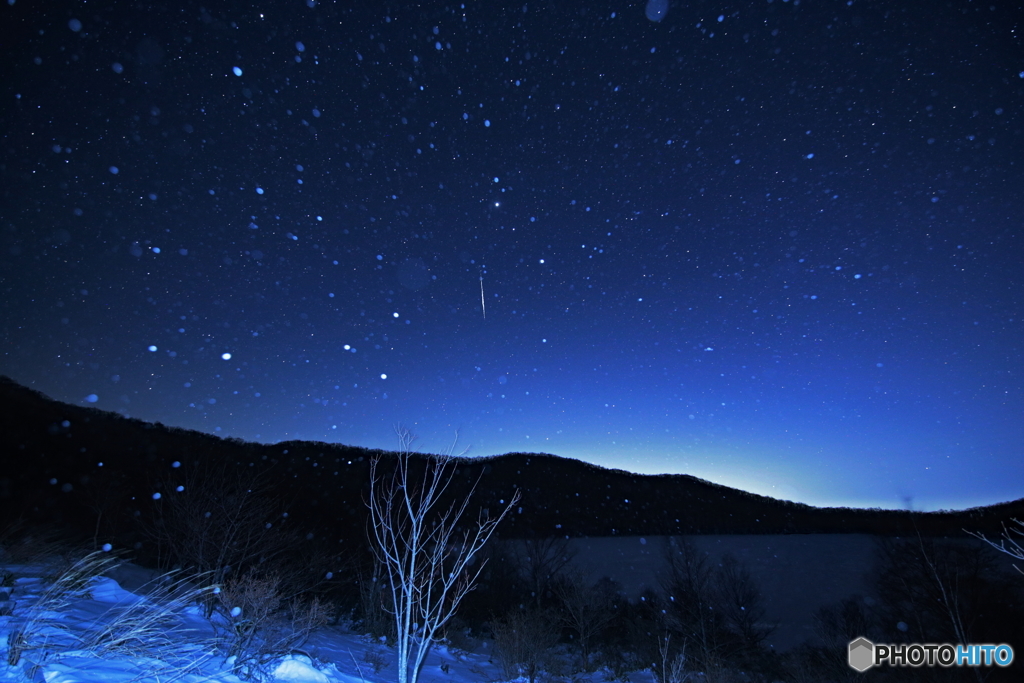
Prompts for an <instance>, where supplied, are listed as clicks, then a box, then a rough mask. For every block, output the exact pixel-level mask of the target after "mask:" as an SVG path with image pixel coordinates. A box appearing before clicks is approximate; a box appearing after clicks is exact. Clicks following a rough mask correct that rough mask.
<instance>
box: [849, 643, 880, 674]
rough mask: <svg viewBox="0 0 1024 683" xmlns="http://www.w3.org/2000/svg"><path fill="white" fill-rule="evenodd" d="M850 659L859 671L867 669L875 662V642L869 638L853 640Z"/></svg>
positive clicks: (853, 666)
mask: <svg viewBox="0 0 1024 683" xmlns="http://www.w3.org/2000/svg"><path fill="white" fill-rule="evenodd" d="M849 661H850V666H851V667H852V668H854V669H856V670H857V671H860V672H861V673H863V672H865V671H867V670H868V669H870V668H871V667H872V666H873V665H874V663H875V644H874V643H872V642H871V641H870V640H868V639H867V638H858V639H857V640H854V641H851V642H850V659H849Z"/></svg>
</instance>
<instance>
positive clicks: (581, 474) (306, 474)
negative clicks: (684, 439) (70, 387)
mask: <svg viewBox="0 0 1024 683" xmlns="http://www.w3.org/2000/svg"><path fill="white" fill-rule="evenodd" d="M0 435H2V443H0V448H2V449H3V453H4V460H3V470H2V472H0V529H6V530H7V531H6V532H5V538H4V539H2V540H0V546H2V547H3V549H4V553H6V556H7V557H13V556H18V555H22V556H24V555H27V554H31V553H32V552H38V551H39V549H44V550H46V551H48V552H63V553H67V554H69V555H71V554H74V553H79V554H81V553H83V552H87V551H88V550H92V549H97V548H103V547H105V546H108V545H109V547H111V548H114V549H115V550H118V551H120V552H122V553H123V554H124V555H125V556H127V557H130V558H131V559H132V560H134V561H136V562H138V563H140V564H143V565H147V566H152V567H155V568H160V569H165V570H166V569H172V568H178V569H181V570H183V571H185V572H187V573H188V574H189V575H195V574H201V575H202V576H203V577H205V578H204V579H203V580H204V581H207V582H209V583H211V584H217V585H220V586H223V587H224V588H223V591H222V592H221V593H218V594H214V593H202V594H199V595H200V599H202V600H205V601H206V603H205V604H206V608H207V610H208V611H209V612H210V613H211V614H212V613H214V612H216V611H217V610H223V609H224V606H225V605H226V604H228V603H226V602H224V601H223V598H222V597H218V595H223V594H224V593H225V592H226V594H227V595H229V596H231V600H232V604H236V603H240V602H244V601H248V602H247V603H246V604H247V605H248V607H247V610H246V611H247V612H249V613H255V614H262V615H264V619H263V621H262V622H261V623H258V624H254V625H253V628H254V629H257V630H254V631H253V632H252V633H251V634H248V633H244V634H242V635H243V636H246V637H247V638H248V640H245V639H240V640H236V641H233V642H235V644H236V645H235V646H236V647H237V648H238V651H237V652H236V656H240V657H242V658H243V659H244V658H245V656H246V654H247V653H248V652H249V650H251V649H252V648H254V647H256V645H255V643H260V642H266V640H267V639H266V638H261V636H260V633H261V632H260V631H258V629H277V630H278V631H287V626H286V625H287V624H293V625H297V626H298V627H299V628H301V629H312V628H316V627H318V626H321V625H324V624H327V623H329V622H331V621H332V620H337V619H345V620H348V621H350V622H351V623H353V624H354V625H355V626H356V627H357V628H359V629H361V630H362V631H363V632H367V633H373V634H374V635H376V636H380V637H383V638H385V639H390V638H393V637H394V635H395V631H394V628H395V627H394V622H393V620H392V619H391V618H390V615H388V614H387V612H386V611H385V609H384V604H385V602H386V601H385V599H384V595H383V593H382V582H381V581H380V580H379V578H380V567H379V566H377V564H376V563H375V562H374V559H373V554H372V553H371V552H370V549H369V547H368V542H367V523H368V512H367V507H366V501H367V496H368V492H369V491H368V488H369V472H370V470H369V464H370V462H369V461H370V459H371V458H372V457H373V456H375V455H380V456H381V457H382V458H383V459H382V463H384V464H385V465H386V464H387V463H388V462H389V461H390V460H389V459H390V458H391V456H390V455H389V454H378V453H375V452H371V451H367V450H364V449H357V448H351V447H345V446H337V445H329V444H320V443H308V442H290V443H282V444H276V445H272V446H268V445H261V444H250V443H244V442H241V441H237V440H231V439H219V438H216V437H212V436H209V435H205V434H200V433H196V432H188V431H184V430H179V429H174V428H168V427H164V426H162V425H150V424H146V423H143V422H140V421H137V420H131V419H126V418H123V417H121V416H118V415H115V414H111V413H104V412H100V411H96V410H92V409H88V408H81V407H76V406H69V405H65V404H61V403H57V402H54V401H51V400H49V399H47V398H45V397H44V396H42V395H40V394H38V393H36V392H33V391H31V390H28V389H25V388H24V387H21V386H18V385H17V384H15V383H13V382H11V381H9V380H6V379H0ZM423 463H424V460H423V459H420V460H414V461H413V467H414V473H415V468H416V467H420V468H422V467H423V466H424V465H423ZM477 481H479V484H478V487H477V490H476V492H475V496H474V502H473V504H472V505H473V506H472V508H471V509H472V510H475V509H476V507H477V506H483V507H487V506H490V507H492V508H493V509H499V508H501V507H503V502H502V501H505V502H507V501H509V500H511V499H512V496H513V495H514V494H515V492H516V491H521V495H522V500H521V501H520V502H519V504H518V506H517V507H516V509H514V510H512V512H511V514H510V515H509V517H508V518H507V519H506V520H505V521H504V522H503V524H502V526H501V527H500V529H499V532H498V534H499V535H498V538H497V539H496V540H495V541H494V542H492V543H490V544H489V545H488V546H487V547H486V549H485V553H486V555H487V559H488V562H487V564H486V566H485V567H484V570H483V572H482V573H481V575H480V577H479V582H478V585H477V589H476V590H475V591H473V592H472V593H470V594H469V595H468V596H467V597H466V599H465V601H464V602H463V604H462V605H461V607H460V609H459V611H458V613H457V616H456V618H455V619H453V620H452V621H451V622H450V623H449V624H447V629H446V637H447V639H448V641H449V643H450V644H451V645H452V646H453V647H464V648H466V649H470V648H472V647H474V645H475V644H476V643H477V642H478V639H480V638H483V637H488V638H492V639H493V641H494V644H495V654H494V657H495V658H496V661H498V662H499V663H500V664H501V667H502V669H503V670H504V672H505V674H507V676H508V678H509V679H514V678H516V677H519V676H525V677H526V678H527V679H529V680H531V681H533V680H552V679H555V678H558V677H570V676H572V675H573V674H574V673H578V672H582V671H593V670H595V669H598V668H603V669H605V670H606V671H607V672H608V673H609V674H610V675H611V676H612V677H613V678H623V677H625V676H626V675H627V674H628V673H629V672H631V671H636V670H641V669H648V668H653V670H654V671H655V672H656V673H657V675H658V678H659V680H661V681H665V682H666V683H667V682H669V681H683V680H687V678H686V676H687V675H689V674H692V673H694V672H701V673H702V677H701V678H700V679H694V680H706V681H766V682H767V681H800V682H803V681H807V682H810V681H853V680H862V679H866V678H867V677H870V678H871V680H881V681H888V680H891V681H1012V680H1024V675H1022V674H1024V667H1022V666H1021V664H1020V659H1021V658H1024V596H1022V590H1021V589H1022V587H1024V576H1021V575H1020V574H1014V573H1013V572H1012V571H1008V570H1007V565H1008V562H1007V561H1006V557H1005V556H1003V555H1000V554H999V553H996V552H995V551H993V550H991V549H990V548H988V547H987V546H984V545H983V544H981V543H978V542H974V540H973V539H971V538H970V537H969V536H968V535H967V534H966V533H965V532H964V529H967V530H971V531H978V532H982V533H985V534H987V535H988V536H989V537H990V538H996V537H998V536H1000V534H1002V533H1004V528H1003V526H1002V525H1003V523H1005V522H1008V521H1009V520H1010V519H1012V518H1018V519H1024V509H1022V508H1024V501H1016V502H1013V503H1007V504H1004V505H1000V506H992V507H987V508H978V509H974V510H967V511H959V512H942V513H909V512H893V511H882V510H851V509H818V508H812V507H809V506H805V505H796V504H792V503H787V502H783V501H776V500H772V499H769V498H765V497H761V496H754V495H750V494H746V493H743V492H741V491H736V490H733V489H729V488H726V487H722V486H717V485H714V484H711V483H709V482H705V481H702V480H699V479H695V478H693V477H688V476H681V475H673V476H641V475H633V474H629V473H626V472H619V471H610V470H605V469H601V468H598V467H593V466H590V465H586V464H583V463H580V462H577V461H572V460H566V459H561V458H557V457H554V456H550V455H535V454H511V455H507V456H501V457H494V458H487V459H481V460H466V461H460V462H459V463H458V466H457V467H456V468H455V470H454V479H453V481H452V486H451V488H450V489H449V491H448V494H449V495H450V496H451V500H453V501H455V500H459V499H460V498H461V497H464V496H465V495H466V494H467V493H468V492H469V490H470V489H471V487H472V485H473V483H474V482H477ZM519 506H521V507H519ZM700 533H705V534H712V533H714V534H729V533H732V534H739V533H744V534H749V533H773V534H778V533H867V534H873V535H875V536H877V537H878V539H879V540H878V549H877V557H876V564H875V566H874V567H872V568H865V570H866V571H868V570H870V571H871V572H872V582H871V583H872V585H873V588H874V591H873V594H872V596H870V597H869V596H857V595H851V596H846V597H845V598H844V599H842V600H839V601H837V602H836V603H835V604H834V605H831V606H828V607H825V608H823V609H822V610H821V611H820V612H819V614H818V616H817V619H816V624H815V632H814V634H813V637H812V638H810V639H809V641H808V643H807V644H806V645H805V646H804V647H802V648H798V649H796V650H794V651H790V652H786V653H777V652H774V651H772V650H771V649H770V648H769V647H767V645H766V639H767V638H768V636H769V635H770V633H771V632H772V628H773V625H772V624H771V623H769V622H768V621H767V620H766V619H765V616H764V608H763V605H764V599H765V596H764V595H762V593H761V591H760V588H759V587H758V585H757V582H756V580H755V578H754V577H753V576H752V575H751V573H750V572H749V571H748V568H746V567H744V566H743V564H742V563H741V562H739V561H737V560H735V559H732V558H728V557H727V558H724V559H722V560H721V561H715V562H712V561H711V559H710V558H709V557H708V556H707V555H703V554H701V553H699V552H697V551H696V550H694V548H693V547H691V546H690V545H689V544H687V543H686V541H685V540H684V539H676V540H673V541H672V543H671V544H670V546H669V547H668V548H667V549H666V552H665V556H664V558H662V559H663V561H664V566H665V568H666V569H665V572H664V574H663V580H662V583H661V585H660V586H659V587H658V588H657V589H654V590H650V591H648V592H647V593H646V594H644V595H643V596H641V597H640V598H639V599H631V600H630V599H626V598H625V597H623V594H622V591H621V590H620V587H618V586H617V585H615V583H614V582H612V581H611V580H608V579H603V580H600V581H597V582H596V583H594V582H591V581H589V580H588V579H586V578H584V576H583V575H581V574H580V573H579V572H578V571H576V570H575V569H574V565H573V563H572V556H571V552H570V550H569V546H568V544H567V543H566V541H565V539H566V537H567V536H583V535H592V536H599V535H615V534H623V535H625V534H644V535H651V536H653V535H668V536H679V535H684V534H700ZM33 549H35V550H33ZM69 561H70V560H69ZM859 636H865V637H867V638H869V639H871V640H872V641H874V642H879V643H946V642H949V643H958V642H968V643H1009V644H1011V645H1013V646H1014V647H1015V649H1016V650H1017V652H1018V653H1019V655H1018V662H1017V663H1016V664H1015V665H1014V666H1013V667H1011V669H1009V670H1004V669H994V668H989V669H983V670H978V669H958V668H951V669H932V668H920V669H893V670H872V671H870V672H868V673H867V674H857V673H856V672H855V671H853V670H852V669H850V668H849V667H848V666H847V664H846V659H845V653H846V645H847V643H848V642H849V641H850V640H852V639H853V638H855V637H859ZM280 642H290V641H288V640H287V638H284V639H283V640H281V641H280ZM250 654H251V653H250ZM252 656H253V657H255V659H254V661H256V662H257V663H258V661H259V658H258V657H257V656H256V655H252ZM258 672H259V669H258V666H257V667H254V668H253V669H252V671H251V672H249V673H250V674H251V675H252V677H253V678H258ZM241 673H243V674H244V673H246V672H245V671H242V672H241Z"/></svg>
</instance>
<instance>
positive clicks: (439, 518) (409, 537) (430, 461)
mask: <svg viewBox="0 0 1024 683" xmlns="http://www.w3.org/2000/svg"><path fill="white" fill-rule="evenodd" d="M396 431H397V433H398V443H399V452H398V457H397V460H396V462H395V467H394V470H393V471H392V472H391V473H390V474H383V473H382V472H381V458H380V456H376V457H374V458H373V459H372V460H371V461H370V500H369V503H368V507H369V508H370V522H371V525H372V529H371V532H370V540H371V545H372V546H373V551H374V554H375V555H376V558H377V561H378V562H379V563H380V565H381V567H382V568H383V573H384V575H385V577H386V580H387V587H388V591H389V594H390V595H389V598H390V600H389V602H390V605H389V608H390V610H391V611H392V613H393V615H394V618H395V627H396V628H395V630H396V636H395V640H396V643H395V645H396V647H397V649H398V681H399V683H416V681H417V680H418V679H419V673H420V669H421V668H422V666H423V660H424V659H425V658H426V656H427V653H428V652H429V651H430V646H431V644H432V643H433V640H434V638H435V636H436V635H437V633H438V631H439V630H440V629H441V628H442V627H443V626H444V625H445V623H447V621H448V620H449V619H450V618H451V617H452V615H453V614H455V611H456V609H457V608H458V606H459V603H460V602H461V601H462V599H463V598H464V597H465V596H466V594H467V593H469V592H470V591H471V590H473V586H474V584H475V583H476V580H477V578H478V577H479V575H480V572H481V570H482V569H483V566H484V562H483V561H481V562H478V563H476V566H475V567H473V564H474V561H475V560H476V559H477V553H479V552H480V549H481V548H483V546H484V545H485V544H486V543H487V541H488V540H490V538H491V535H492V534H493V533H494V530H495V529H496V528H497V526H498V524H499V523H500V522H501V520H502V519H504V517H505V515H506V514H508V511H509V510H510V509H511V508H512V506H513V505H515V504H516V503H517V502H518V501H519V492H518V491H517V492H516V493H515V494H514V495H513V496H512V499H511V500H509V501H508V503H507V505H505V508H504V510H502V512H501V514H500V515H498V516H497V517H496V518H491V517H489V516H488V514H487V513H486V511H484V510H481V511H480V513H479V515H478V516H477V519H476V522H474V523H472V524H469V525H467V527H466V528H465V529H464V530H460V528H459V524H460V521H461V520H462V517H463V515H464V514H465V512H466V508H467V507H468V505H469V500H470V498H471V497H472V495H473V493H474V492H475V491H476V486H477V484H478V483H479V479H477V482H476V483H474V485H473V486H472V487H471V489H470V491H469V493H468V494H467V495H466V496H465V498H463V499H462V501H461V502H454V503H452V504H451V505H449V506H448V507H443V505H442V500H441V499H442V498H443V497H444V496H445V493H446V491H447V489H448V486H449V484H451V481H452V476H453V475H454V468H455V458H454V457H453V456H452V451H453V450H454V444H453V446H452V448H450V449H449V450H448V452H447V453H445V454H442V455H436V456H424V460H425V462H424V470H423V475H422V481H414V480H413V479H414V477H413V474H412V472H411V471H410V470H411V469H412V468H411V464H412V463H411V461H412V452H411V448H412V442H413V437H412V435H411V434H410V433H409V432H408V430H404V429H397V430H396Z"/></svg>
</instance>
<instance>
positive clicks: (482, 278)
mask: <svg viewBox="0 0 1024 683" xmlns="http://www.w3.org/2000/svg"><path fill="white" fill-rule="evenodd" d="M480 311H481V312H483V314H484V320H487V304H485V303H484V276H483V275H481V276H480Z"/></svg>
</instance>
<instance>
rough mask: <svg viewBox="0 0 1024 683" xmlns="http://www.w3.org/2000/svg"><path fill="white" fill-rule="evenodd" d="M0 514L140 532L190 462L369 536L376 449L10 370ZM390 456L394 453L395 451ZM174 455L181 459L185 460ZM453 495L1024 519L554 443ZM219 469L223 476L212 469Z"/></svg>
mask: <svg viewBox="0 0 1024 683" xmlns="http://www.w3.org/2000/svg"><path fill="white" fill-rule="evenodd" d="M0 452H2V453H3V467H2V470H0V521H2V522H4V523H5V524H7V523H10V522H11V521H13V520H17V519H21V520H23V521H25V522H29V523H52V524H56V525H59V526H60V527H61V528H65V529H67V530H68V531H69V532H71V531H73V532H75V533H78V534H80V535H83V536H86V537H90V538H91V537H94V536H97V535H103V536H117V537H119V538H122V537H126V536H130V535H131V534H132V533H133V532H132V529H133V526H132V518H133V517H137V516H139V515H142V514H145V512H146V510H147V507H152V506H154V505H157V503H155V502H154V494H160V495H161V496H163V495H175V491H174V490H173V488H175V487H174V486H173V485H174V483H175V482H177V481H178V480H179V479H181V478H182V477H184V476H186V475H188V474H189V473H192V472H198V473H200V474H202V473H207V472H209V473H213V472H216V473H217V474H216V476H217V477H233V476H238V475H239V474H240V473H242V472H248V473H259V474H262V475H264V476H265V480H266V481H267V482H268V483H269V484H270V488H271V490H272V492H273V494H274V495H276V496H277V497H279V498H280V500H281V501H282V505H283V506H284V508H285V509H286V510H287V511H288V512H289V516H288V520H289V522H290V523H292V524H295V525H301V526H302V528H303V529H312V530H314V531H313V532H311V533H313V534H315V535H317V536H320V537H323V536H326V537H337V538H339V539H343V540H345V541H348V542H355V543H361V542H362V539H363V538H364V531H365V524H366V508H365V505H364V500H365V496H366V492H367V488H368V477H369V459H370V458H371V457H373V456H374V455H375V454H376V453H375V452H374V451H369V450H366V449H362V448H354V447H350V446H343V445H337V444H326V443H317V442H303V441H292V442H283V443H278V444H274V445H264V444H256V443H247V442H243V441H241V440H237V439H222V438H219V437H215V436H210V435H208V434H203V433H200V432H193V431H187V430H182V429H176V428H172V427H166V426H164V425H161V424H149V423H145V422H142V421H140V420H135V419H129V418H125V417H122V416H120V415H117V414H116V413H109V412H103V411H99V410H95V409H92V408H86V407H81V406H74V405H68V404H64V403H60V402H57V401H53V400H51V399H49V398H47V397H45V396H43V395H42V394H40V393H38V392H36V391H33V390H31V389H28V388H26V387H23V386H21V385H19V384H17V383H15V382H13V381H12V380H10V379H8V378H2V377H0ZM385 455H387V454H385ZM174 463H180V467H176V466H175V465H174ZM456 472H457V476H456V477H455V482H454V485H453V487H452V493H453V494H454V495H459V494H460V493H464V492H465V491H466V490H467V488H468V487H469V486H470V485H472V483H473V482H474V481H476V480H477V479H478V478H479V480H480V483H479V488H478V491H477V501H478V503H479V504H480V505H481V506H483V507H488V506H489V507H490V508H491V509H494V510H496V509H498V507H499V505H500V503H499V501H501V500H507V499H508V498H509V497H510V496H511V495H513V492H514V491H515V490H516V489H520V490H521V491H522V500H521V503H520V507H518V508H517V509H516V510H514V511H513V514H512V515H511V516H510V518H509V519H508V520H507V521H506V522H505V524H504V525H503V526H502V528H501V534H502V535H503V536H505V537H532V536H538V537H543V536H553V535H570V536H611V535H617V534H620V535H627V534H648V535H667V534H778V533H785V534H792V533H870V534H880V535H909V534H914V533H917V532H920V533H921V534H923V535H927V536H962V535H963V531H962V529H964V528H968V529H971V530H980V531H984V532H985V533H989V534H994V535H998V533H999V531H1000V530H1001V526H1000V525H1001V524H1002V522H1004V521H1006V520H1008V519H1010V518H1013V517H1017V518H1022V517H1024V500H1020V501H1015V502H1010V503H1004V504H1000V505H994V506H990V507H985V508H975V509H972V510H965V511H958V512H938V513H909V512H902V511H882V510H856V509H849V508H814V507H811V506H807V505H802V504H796V503H790V502H787V501H779V500H775V499H772V498H767V497H764V496H758V495H753V494H749V493H745V492H743V491H738V490H736V489H731V488H728V487H725V486H719V485H717V484H713V483H711V482H708V481H704V480H702V479H697V478H695V477H692V476H688V475H659V476H651V475H639V474H632V473H629V472H624V471H619V470H609V469H604V468H601V467H597V466H594V465H590V464H587V463H583V462H580V461H577V460H571V459H568V458H560V457H557V456H554V455H547V454H526V453H513V454H508V455H502V456H494V457H489V458H476V459H463V460H460V461H459V462H458V463H457V469H456ZM209 476H214V475H212V474H211V475H209Z"/></svg>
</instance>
